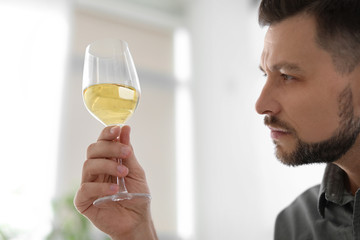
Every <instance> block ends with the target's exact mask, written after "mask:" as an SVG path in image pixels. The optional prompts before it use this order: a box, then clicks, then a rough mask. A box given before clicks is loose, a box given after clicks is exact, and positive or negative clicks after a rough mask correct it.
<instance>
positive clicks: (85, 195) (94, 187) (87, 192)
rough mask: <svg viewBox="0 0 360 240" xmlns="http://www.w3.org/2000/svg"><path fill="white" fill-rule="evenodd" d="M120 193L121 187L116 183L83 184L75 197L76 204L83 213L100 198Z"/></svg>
mask: <svg viewBox="0 0 360 240" xmlns="http://www.w3.org/2000/svg"><path fill="white" fill-rule="evenodd" d="M118 191H119V186H118V185H117V184H114V183H93V182H92V183H83V184H81V186H80V188H79V190H78V192H77V194H76V196H75V200H74V203H75V206H76V208H77V209H78V210H79V211H80V212H81V213H82V212H83V211H84V210H86V209H87V208H88V204H89V202H90V203H91V204H92V202H93V201H95V200H96V199H98V198H99V197H101V196H109V195H113V194H115V193H117V192H118ZM83 208H85V209H83Z"/></svg>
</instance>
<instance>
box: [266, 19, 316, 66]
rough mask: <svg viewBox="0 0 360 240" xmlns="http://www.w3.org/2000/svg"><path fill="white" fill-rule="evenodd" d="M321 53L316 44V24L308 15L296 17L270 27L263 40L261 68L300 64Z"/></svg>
mask: <svg viewBox="0 0 360 240" xmlns="http://www.w3.org/2000/svg"><path fill="white" fill-rule="evenodd" d="M319 51H322V50H321V49H320V48H319V47H318V45H317V44H316V22H315V19H314V18H313V17H311V16H309V15H305V14H303V15H297V16H294V17H291V18H288V19H286V20H283V21H281V22H279V23H275V24H272V25H270V27H269V28H268V30H267V33H266V35H265V39H264V49H263V53H262V59H261V65H262V67H263V68H264V67H267V68H271V67H272V66H275V65H278V64H279V63H281V62H291V63H297V64H301V63H302V62H306V61H308V59H309V58H313V57H316V53H319Z"/></svg>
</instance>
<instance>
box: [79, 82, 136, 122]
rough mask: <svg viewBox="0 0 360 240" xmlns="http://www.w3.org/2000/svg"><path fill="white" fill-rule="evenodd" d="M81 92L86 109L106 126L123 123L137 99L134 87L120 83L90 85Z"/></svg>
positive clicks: (130, 113)
mask: <svg viewBox="0 0 360 240" xmlns="http://www.w3.org/2000/svg"><path fill="white" fill-rule="evenodd" d="M83 94H84V102H85V104H86V106H87V108H88V110H89V111H90V112H91V113H92V114H93V115H94V116H95V117H96V118H97V119H98V120H99V121H101V122H102V123H103V124H105V125H106V126H110V125H121V124H124V123H125V122H126V120H127V119H128V118H129V117H130V116H131V115H132V114H133V112H134V110H135V108H136V106H137V104H138V101H139V94H138V92H137V91H136V90H135V88H132V87H129V86H125V85H120V84H112V83H103V84H96V85H92V86H89V87H88V88H86V89H85V90H84V93H83Z"/></svg>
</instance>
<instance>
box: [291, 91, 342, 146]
mask: <svg viewBox="0 0 360 240" xmlns="http://www.w3.org/2000/svg"><path fill="white" fill-rule="evenodd" d="M310 100H311V99H310V98H309V97H307V98H301V99H300V98H298V99H297V101H296V102H293V103H292V104H291V103H290V102H289V105H290V104H291V105H292V107H289V108H288V111H287V112H288V115H289V119H291V121H292V122H293V127H294V128H295V130H296V131H297V134H298V137H299V138H300V139H301V140H303V141H305V142H308V143H312V142H320V141H323V140H326V139H328V138H329V137H331V136H332V135H333V133H334V131H335V130H336V129H337V127H338V123H339V117H338V105H337V102H336V101H334V100H332V101H330V100H329V99H326V100H325V99H322V98H320V100H319V99H316V100H312V101H310Z"/></svg>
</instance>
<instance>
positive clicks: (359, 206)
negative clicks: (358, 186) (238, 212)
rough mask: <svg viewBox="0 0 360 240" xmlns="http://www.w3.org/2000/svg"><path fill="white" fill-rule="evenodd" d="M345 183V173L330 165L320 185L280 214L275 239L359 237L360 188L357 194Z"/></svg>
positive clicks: (327, 239) (339, 238) (322, 239)
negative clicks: (348, 189)
mask: <svg viewBox="0 0 360 240" xmlns="http://www.w3.org/2000/svg"><path fill="white" fill-rule="evenodd" d="M346 183H347V176H346V173H345V172H344V171H343V170H342V169H340V168H339V167H337V166H336V165H335V164H331V163H330V164H328V165H327V166H326V169H325V174H324V177H323V181H322V183H321V185H317V186H314V187H312V188H310V189H308V190H307V191H305V192H304V193H303V194H301V195H300V196H299V197H297V198H296V199H295V201H294V202H293V203H291V205H290V206H288V207H287V208H285V209H284V210H283V211H282V212H281V213H280V214H279V215H278V217H277V219H276V223H275V240H295V239H296V240H332V239H334V240H347V239H351V240H360V193H359V192H360V191H359V190H358V191H357V192H356V194H355V197H354V196H353V195H351V194H350V193H349V192H348V191H347V188H346V185H347V184H346Z"/></svg>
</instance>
